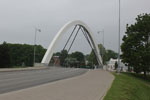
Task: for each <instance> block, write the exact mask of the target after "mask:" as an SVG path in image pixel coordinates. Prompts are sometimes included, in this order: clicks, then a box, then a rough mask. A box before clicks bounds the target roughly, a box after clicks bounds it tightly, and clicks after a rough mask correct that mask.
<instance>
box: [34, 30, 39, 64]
mask: <svg viewBox="0 0 150 100" xmlns="http://www.w3.org/2000/svg"><path fill="white" fill-rule="evenodd" d="M37 32H41V29H37V28H35V36H34V52H33V66H35V57H36V56H35V55H36V37H37Z"/></svg>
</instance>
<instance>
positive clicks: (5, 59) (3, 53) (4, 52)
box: [0, 42, 11, 68]
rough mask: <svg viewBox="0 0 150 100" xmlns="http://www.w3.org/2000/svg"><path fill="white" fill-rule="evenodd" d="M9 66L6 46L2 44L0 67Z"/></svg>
mask: <svg viewBox="0 0 150 100" xmlns="http://www.w3.org/2000/svg"><path fill="white" fill-rule="evenodd" d="M10 64H11V61H10V54H9V48H8V44H7V43H6V42H4V43H3V44H1V45H0V67H1V68H6V67H10Z"/></svg>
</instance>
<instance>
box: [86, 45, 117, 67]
mask: <svg viewBox="0 0 150 100" xmlns="http://www.w3.org/2000/svg"><path fill="white" fill-rule="evenodd" d="M98 47H99V50H100V51H99V52H100V55H101V57H102V59H103V64H106V62H107V61H109V60H110V58H114V59H116V58H117V55H118V54H117V53H115V52H114V51H113V50H106V49H105V48H104V46H103V45H102V44H99V45H98ZM88 61H89V62H91V63H93V64H95V65H97V64H98V63H97V60H96V56H95V54H94V52H93V51H91V53H90V55H89V56H88Z"/></svg>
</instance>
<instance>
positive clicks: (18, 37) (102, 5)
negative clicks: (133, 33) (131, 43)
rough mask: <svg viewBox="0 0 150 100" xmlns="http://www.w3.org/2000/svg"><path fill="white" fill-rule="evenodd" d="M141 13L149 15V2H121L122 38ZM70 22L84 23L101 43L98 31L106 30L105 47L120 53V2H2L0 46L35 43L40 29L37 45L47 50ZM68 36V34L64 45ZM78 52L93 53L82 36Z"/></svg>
mask: <svg viewBox="0 0 150 100" xmlns="http://www.w3.org/2000/svg"><path fill="white" fill-rule="evenodd" d="M141 13H150V0H121V38H122V36H123V35H124V32H125V27H126V24H127V23H128V24H132V23H134V22H135V18H136V17H137V15H138V14H141ZM71 20H81V21H83V22H85V23H86V24H87V25H88V26H89V27H90V28H91V30H92V31H93V33H94V37H95V39H96V41H97V42H98V43H102V34H97V31H101V30H103V29H104V31H105V47H106V48H107V49H112V50H115V51H117V50H118V0H0V43H2V42H3V41H6V42H9V43H26V44H33V39H34V31H35V28H40V29H41V30H42V32H41V33H38V34H37V44H40V45H42V46H44V47H45V48H47V47H48V45H49V44H50V42H51V41H52V39H53V37H54V36H55V35H56V33H57V32H58V31H59V29H60V28H61V27H62V26H63V25H64V24H66V23H67V22H68V21H71ZM68 35H69V31H68V32H67V33H66V35H65V36H64V37H63V39H62V41H63V42H61V44H60V45H61V46H62V45H63V44H64V43H65V40H66V38H67V36H68ZM79 44H80V45H79ZM61 46H58V48H57V51H58V50H61V49H62V47H61ZM76 50H78V51H82V52H84V53H89V52H90V51H91V49H90V47H89V46H88V44H87V42H86V40H85V39H84V37H83V36H82V34H79V35H78V37H77V40H76V41H75V44H74V45H73V48H72V49H71V51H76Z"/></svg>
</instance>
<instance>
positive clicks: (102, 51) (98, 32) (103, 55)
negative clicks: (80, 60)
mask: <svg viewBox="0 0 150 100" xmlns="http://www.w3.org/2000/svg"><path fill="white" fill-rule="evenodd" d="M100 32H102V35H103V39H102V45H103V47H104V29H103V30H102V31H98V34H99V33H100ZM102 59H103V63H104V50H103V49H102Z"/></svg>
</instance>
